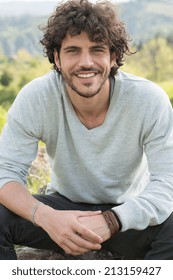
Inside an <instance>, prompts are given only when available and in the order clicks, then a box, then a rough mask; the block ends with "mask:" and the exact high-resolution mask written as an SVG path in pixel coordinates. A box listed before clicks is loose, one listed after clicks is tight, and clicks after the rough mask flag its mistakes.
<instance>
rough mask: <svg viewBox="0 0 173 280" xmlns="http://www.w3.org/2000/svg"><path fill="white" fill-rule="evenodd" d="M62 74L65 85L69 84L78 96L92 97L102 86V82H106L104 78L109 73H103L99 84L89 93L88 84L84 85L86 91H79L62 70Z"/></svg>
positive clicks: (106, 77)
mask: <svg viewBox="0 0 173 280" xmlns="http://www.w3.org/2000/svg"><path fill="white" fill-rule="evenodd" d="M62 76H63V78H64V81H65V83H66V84H67V86H69V87H70V88H71V89H72V90H73V91H74V92H75V93H77V94H78V95H79V96H81V97H84V98H92V97H94V96H95V95H97V94H98V93H99V92H100V90H101V89H102V87H103V86H104V84H105V83H106V80H107V79H108V77H109V75H108V73H105V74H104V76H103V78H102V81H101V83H100V86H99V87H98V88H97V89H96V90H95V91H94V92H93V93H92V94H91V91H90V84H85V87H86V88H88V92H85V93H84V92H83V91H80V89H79V88H78V87H76V86H75V85H74V84H73V83H72V81H71V80H70V79H69V78H68V76H67V75H65V74H64V73H63V72H62Z"/></svg>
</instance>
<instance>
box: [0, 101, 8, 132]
mask: <svg viewBox="0 0 173 280" xmlns="http://www.w3.org/2000/svg"><path fill="white" fill-rule="evenodd" d="M6 118H7V111H6V110H5V109H4V108H3V107H2V106H0V132H1V130H2V128H3V127H4V125H5V122H6Z"/></svg>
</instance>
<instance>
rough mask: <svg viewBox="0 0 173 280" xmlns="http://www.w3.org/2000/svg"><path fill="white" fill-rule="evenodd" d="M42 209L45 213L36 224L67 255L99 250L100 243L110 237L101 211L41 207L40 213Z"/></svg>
mask: <svg viewBox="0 0 173 280" xmlns="http://www.w3.org/2000/svg"><path fill="white" fill-rule="evenodd" d="M41 208H42V209H41ZM44 208H47V211H45V213H44V215H42V219H39V218H38V221H37V223H38V224H39V225H40V226H41V227H42V228H43V229H44V230H45V231H46V232H47V233H48V234H49V236H50V238H51V239H52V240H53V241H54V242H55V243H57V244H58V245H59V246H60V247H61V248H62V249H63V250H64V251H65V252H66V253H67V254H70V255H74V256H76V255H80V254H83V253H86V252H88V251H91V250H100V249H101V243H102V242H104V241H105V240H107V239H109V238H110V236H111V233H110V230H109V228H108V226H107V223H106V221H105V219H104V217H103V216H102V214H101V211H60V210H54V209H52V208H50V207H48V206H43V207H40V213H41V211H42V213H43V212H44V210H46V209H44ZM40 215H41V214H40ZM46 217H47V218H46ZM39 221H41V222H39Z"/></svg>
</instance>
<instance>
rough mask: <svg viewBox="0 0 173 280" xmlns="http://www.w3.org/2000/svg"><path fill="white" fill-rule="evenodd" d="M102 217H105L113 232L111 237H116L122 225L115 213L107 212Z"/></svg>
mask: <svg viewBox="0 0 173 280" xmlns="http://www.w3.org/2000/svg"><path fill="white" fill-rule="evenodd" d="M102 215H103V216H104V218H105V221H106V223H107V225H108V227H109V229H110V231H111V236H113V235H115V234H116V233H117V232H118V231H119V230H120V225H119V223H118V220H117V218H116V216H115V215H114V212H113V211H111V210H107V211H104V212H102Z"/></svg>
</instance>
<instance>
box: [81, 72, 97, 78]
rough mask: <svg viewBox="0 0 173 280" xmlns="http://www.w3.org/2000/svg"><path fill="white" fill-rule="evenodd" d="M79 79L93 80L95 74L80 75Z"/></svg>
mask: <svg viewBox="0 0 173 280" xmlns="http://www.w3.org/2000/svg"><path fill="white" fill-rule="evenodd" d="M77 76H78V77H79V78H91V77H94V76H95V73H88V74H78V75H77Z"/></svg>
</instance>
